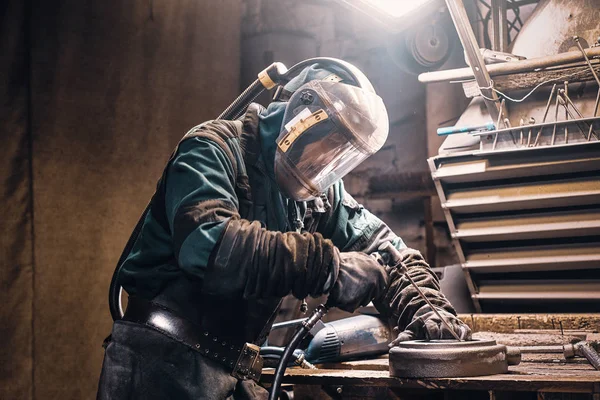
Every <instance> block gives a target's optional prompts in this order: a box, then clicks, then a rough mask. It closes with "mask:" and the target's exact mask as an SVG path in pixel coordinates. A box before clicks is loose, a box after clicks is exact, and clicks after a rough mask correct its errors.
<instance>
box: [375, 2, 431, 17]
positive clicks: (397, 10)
mask: <svg viewBox="0 0 600 400" xmlns="http://www.w3.org/2000/svg"><path fill="white" fill-rule="evenodd" d="M364 1H365V3H368V4H371V5H372V6H373V7H376V8H378V9H380V10H381V11H383V12H384V13H386V14H388V15H389V16H391V17H393V18H399V17H401V16H403V15H405V14H408V13H411V12H413V11H414V10H416V9H418V8H421V7H423V5H425V4H426V3H429V2H431V0H364Z"/></svg>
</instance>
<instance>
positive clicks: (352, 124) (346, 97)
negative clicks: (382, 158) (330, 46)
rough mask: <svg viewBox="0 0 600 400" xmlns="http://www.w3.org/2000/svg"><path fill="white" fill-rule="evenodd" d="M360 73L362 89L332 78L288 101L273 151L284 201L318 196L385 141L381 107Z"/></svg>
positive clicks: (303, 89)
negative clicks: (275, 147) (285, 198)
mask: <svg viewBox="0 0 600 400" xmlns="http://www.w3.org/2000/svg"><path fill="white" fill-rule="evenodd" d="M355 73H356V72H355ZM360 74H361V80H362V81H363V82H366V84H363V85H361V86H362V87H358V86H353V85H350V84H346V83H344V82H343V81H342V79H341V78H339V77H338V76H337V75H331V76H329V77H328V78H327V79H324V80H312V81H309V82H307V83H305V84H304V85H302V86H300V87H299V88H298V89H297V90H295V91H294V93H293V94H292V95H291V97H290V98H289V101H288V103H287V106H286V109H285V114H284V117H283V123H282V126H281V131H280V133H279V136H278V137H277V140H276V142H277V149H276V153H275V178H276V181H277V184H278V185H279V188H280V190H281V191H282V192H283V194H284V195H286V197H288V198H290V199H293V200H296V201H306V200H311V199H313V198H315V197H318V196H319V195H320V194H321V193H323V192H325V191H326V190H327V188H328V187H329V186H331V185H332V184H333V183H334V182H336V181H337V180H339V179H341V178H342V177H343V176H345V175H346V174H347V173H349V172H350V171H352V170H353V169H354V168H355V167H356V166H358V165H359V164H360V163H361V162H363V161H364V160H365V159H366V158H367V157H369V156H370V155H372V154H374V153H375V152H377V151H378V150H379V149H380V148H381V147H382V146H383V144H384V143H385V140H386V138H387V135H388V131H389V120H388V115H387V111H386V109H385V105H384V104H383V100H382V99H381V98H380V97H379V96H378V95H377V94H376V93H375V91H374V90H373V87H372V86H371V84H370V83H369V82H368V80H367V79H366V77H365V76H364V75H363V74H362V73H360Z"/></svg>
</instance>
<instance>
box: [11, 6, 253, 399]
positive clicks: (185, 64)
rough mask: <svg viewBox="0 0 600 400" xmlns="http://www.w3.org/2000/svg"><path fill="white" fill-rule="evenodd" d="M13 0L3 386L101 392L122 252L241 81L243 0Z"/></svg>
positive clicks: (35, 392) (85, 395)
mask: <svg viewBox="0 0 600 400" xmlns="http://www.w3.org/2000/svg"><path fill="white" fill-rule="evenodd" d="M9 3H10V4H9V5H7V6H2V7H3V9H2V11H3V14H2V17H3V25H2V27H1V31H0V33H1V37H0V43H1V46H2V48H1V54H0V57H2V58H3V60H2V61H3V62H2V64H1V65H0V71H1V76H2V77H3V78H4V77H7V78H8V79H6V81H3V82H2V86H1V87H0V90H1V96H2V106H1V107H2V108H1V109H0V113H1V116H2V125H3V130H2V138H0V142H1V145H0V165H1V166H2V168H1V170H0V179H1V182H2V187H1V188H0V210H2V219H1V220H2V228H3V229H2V232H1V233H0V262H1V263H2V265H1V267H0V271H1V272H0V276H1V279H2V284H3V286H2V295H1V296H2V299H1V300H2V301H3V304H2V307H1V308H0V309H1V310H2V311H1V313H2V326H1V327H0V340H2V342H3V346H2V347H3V349H2V350H0V351H1V352H2V353H1V354H2V360H0V364H1V366H0V368H1V370H0V371H1V372H0V379H1V382H2V384H1V385H0V398H3V399H30V398H35V399H89V398H94V396H95V391H96V386H97V380H98V376H99V373H100V367H101V361H102V356H103V350H102V348H101V344H102V340H103V339H104V338H105V337H106V335H108V333H109V332H110V328H111V320H110V316H109V313H108V307H107V289H108V284H109V281H110V278H111V275H112V271H113V269H114V265H115V263H116V260H117V259H118V257H119V254H120V251H121V250H122V247H123V245H124V243H125V242H126V240H127V238H128V236H129V234H130V231H131V229H132V227H133V226H134V224H135V222H136V221H137V218H138V217H139V214H140V213H141V211H142V210H143V208H144V206H145V204H146V202H147V201H148V199H149V198H150V196H151V195H152V192H153V190H154V186H155V184H156V180H157V179H158V177H159V176H160V173H161V171H162V168H163V166H164V163H165V162H166V160H167V158H168V156H169V154H170V152H171V150H172V148H173V147H174V146H175V144H176V143H177V141H178V139H179V138H180V137H181V136H182V135H183V134H184V133H185V132H186V131H187V130H188V129H189V128H191V127H192V126H194V125H196V124H198V123H200V122H202V121H204V120H207V119H211V118H214V117H215V116H216V115H218V114H219V112H220V111H221V110H222V109H223V108H224V107H225V106H226V105H227V104H228V103H229V102H230V101H231V100H232V99H233V98H234V97H235V96H236V95H237V94H238V92H239V60H238V58H239V54H240V49H239V47H240V45H239V43H240V38H239V36H240V14H241V7H242V4H241V0H226V1H219V2H216V1H215V2H212V1H211V2H208V1H198V0H177V1H171V0H170V1H167V0H155V1H152V0H147V1H116V0H102V1H98V0H97V1H74V0H65V1H61V2H58V1H41V0H33V3H34V4H33V6H32V7H30V8H28V7H26V6H25V5H23V4H21V3H22V2H18V1H13V0H11V1H9ZM4 58H6V59H4Z"/></svg>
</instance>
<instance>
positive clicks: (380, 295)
mask: <svg viewBox="0 0 600 400" xmlns="http://www.w3.org/2000/svg"><path fill="white" fill-rule="evenodd" d="M362 78H363V79H362V81H364V82H366V83H363V84H362V85H361V86H362V87H357V86H353V85H351V84H350V83H351V82H352V80H351V79H350V78H349V77H348V76H346V75H345V74H344V72H343V71H337V70H336V71H328V70H325V69H323V68H321V67H320V66H319V65H313V66H311V67H308V68H306V69H305V70H304V71H302V72H301V73H300V74H299V75H298V76H297V77H296V78H294V79H293V80H292V81H290V82H289V83H288V84H287V85H286V86H285V90H284V91H283V92H284V93H287V95H288V96H289V98H287V99H280V100H279V101H275V102H273V103H271V104H270V105H269V107H268V108H267V109H264V108H262V107H260V106H258V105H256V104H252V105H250V107H249V108H248V110H247V111H246V114H245V115H244V116H243V118H242V119H241V120H239V121H222V120H217V121H212V122H208V123H205V124H203V125H200V126H198V127H196V128H194V129H192V130H191V131H190V132H189V133H188V134H187V135H186V136H185V137H184V139H183V140H182V141H181V143H180V144H179V146H178V148H177V149H176V150H175V152H174V153H173V155H172V157H171V159H170V160H169V162H168V164H167V167H166V168H165V171H164V173H163V176H162V178H161V179H160V181H159V184H158V187H157V191H156V193H155V195H154V197H153V198H152V202H151V208H150V212H149V213H148V214H147V216H146V218H145V221H144V225H143V228H142V230H141V233H140V235H139V237H138V239H137V241H136V243H135V245H134V247H133V249H132V251H131V253H130V254H129V257H128V258H127V260H126V262H125V263H124V265H123V267H122V270H121V273H120V275H119V282H120V283H121V285H122V286H123V287H124V288H125V290H126V291H127V292H128V293H129V295H130V298H129V304H128V307H127V311H126V313H125V316H124V318H123V320H120V321H117V322H115V324H114V327H113V331H112V335H111V337H110V340H109V341H108V345H107V347H106V353H105V359H104V365H103V370H102V376H101V378H100V384H99V391H98V398H100V399H124V398H140V399H163V398H173V399H200V398H203V399H204V398H211V399H213V398H214V399H224V398H235V399H238V398H260V397H264V396H265V393H266V391H265V390H264V389H262V388H261V387H260V386H258V385H257V384H256V383H255V382H254V381H253V380H252V379H256V378H257V376H258V374H259V371H256V366H257V365H258V367H260V363H256V362H255V361H256V358H252V357H253V349H256V347H255V346H253V345H260V344H261V343H263V342H264V340H265V338H266V336H267V335H268V333H269V330H270V327H271V325H272V323H273V319H274V317H275V315H276V312H277V309H278V307H279V305H280V303H281V299H282V298H283V297H284V296H286V295H288V294H290V293H291V294H292V295H293V296H295V297H296V298H298V299H304V298H305V297H307V296H312V297H318V296H322V295H327V296H328V300H327V304H328V305H329V306H331V307H339V308H341V309H343V310H346V311H353V310H355V309H356V308H357V307H359V306H361V305H366V304H368V303H369V302H370V301H373V302H374V303H375V304H376V306H377V307H378V309H379V310H380V311H381V312H382V313H383V314H384V315H386V316H388V317H389V319H390V322H391V324H392V325H393V326H394V327H395V329H396V330H397V332H398V333H399V334H398V337H397V338H396V339H395V340H394V342H393V343H392V344H394V343H397V342H399V341H402V340H409V339H416V338H424V339H427V338H429V339H436V338H452V334H451V332H448V331H447V330H446V328H444V326H443V325H442V324H441V321H439V319H438V318H437V317H436V316H435V315H434V313H433V312H432V311H431V309H430V308H429V307H428V306H427V304H426V302H425V301H424V300H423V299H421V298H420V297H419V296H418V294H417V292H416V290H415V289H414V288H413V287H411V286H410V284H409V282H408V280H407V279H406V277H403V275H402V274H401V273H400V271H398V270H396V269H395V268H393V265H392V266H388V265H387V264H386V262H387V261H388V255H387V254H385V252H383V251H381V252H380V251H378V249H379V248H380V247H381V245H382V244H384V243H388V242H391V243H392V244H393V245H394V246H395V247H396V248H397V249H399V250H401V252H402V258H403V263H404V264H405V265H406V266H407V267H408V269H409V273H410V275H411V276H412V278H413V279H414V280H415V281H416V282H417V283H418V285H420V286H421V288H422V290H423V291H424V292H425V293H426V295H427V296H428V297H429V299H430V300H431V301H432V302H433V303H434V304H435V305H436V306H437V307H438V308H439V311H440V312H441V313H443V314H444V315H445V317H446V320H447V321H449V323H450V325H451V327H452V328H453V330H454V331H455V332H456V333H458V334H459V335H460V336H461V337H462V338H466V337H467V336H468V335H469V332H470V331H469V328H468V327H467V326H466V325H464V324H463V323H462V322H461V321H460V320H458V319H457V318H456V313H455V311H454V309H453V308H452V306H451V305H450V303H449V302H448V301H447V300H446V298H445V297H444V296H443V295H442V294H441V293H440V290H439V283H438V280H437V278H436V277H435V275H434V274H433V273H432V271H431V270H430V268H429V266H428V265H427V264H426V262H425V261H424V260H423V258H422V256H421V255H420V253H419V252H418V251H415V250H411V249H407V248H406V246H405V244H404V243H403V242H402V240H401V239H400V238H399V237H398V236H396V235H395V234H394V233H393V232H392V231H391V230H390V229H389V228H388V227H387V226H386V225H385V224H384V223H383V222H382V221H380V220H379V219H378V218H376V217H375V216H374V215H373V214H371V213H369V212H368V211H367V210H366V209H364V208H363V207H362V206H361V205H360V204H358V203H357V202H356V201H355V200H354V199H353V198H352V197H351V196H350V195H349V194H348V193H347V192H346V191H345V190H344V185H343V183H342V181H341V180H340V179H341V177H343V176H344V175H345V174H347V173H348V172H350V171H351V170H352V169H353V168H354V167H356V166H357V165H358V164H360V162H362V161H363V160H364V159H366V158H367V157H368V156H370V155H371V154H373V153H375V152H376V151H377V150H379V148H381V146H382V145H383V143H384V142H385V139H386V137H387V133H388V125H389V121H388V117H387V113H386V110H385V107H384V105H383V102H382V100H381V98H379V97H378V96H377V95H376V94H375V92H374V90H373V88H372V86H371V85H370V83H369V82H368V80H366V77H364V75H362ZM282 100H285V101H282ZM249 357H250V358H249ZM253 362H254V364H252V363H253ZM252 366H254V368H252Z"/></svg>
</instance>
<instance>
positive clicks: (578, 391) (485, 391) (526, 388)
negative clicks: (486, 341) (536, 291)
mask: <svg viewBox="0 0 600 400" xmlns="http://www.w3.org/2000/svg"><path fill="white" fill-rule="evenodd" d="M461 319H462V320H464V321H467V322H470V325H471V327H472V328H475V329H474V331H477V330H480V329H482V330H489V331H493V332H519V331H521V332H524V331H527V330H530V332H528V333H535V332H548V331H549V330H551V329H552V328H554V327H555V326H556V327H558V325H560V326H561V327H562V326H564V328H565V332H566V330H567V329H570V330H571V331H570V332H575V331H574V330H577V329H586V330H590V329H591V330H593V331H595V332H597V331H598V328H600V315H598V314H548V315H541V314H533V315H526V314H521V315H510V314H504V315H498V314H497V315H493V314H490V315H485V314H479V315H478V314H475V315H461ZM477 328H479V329H477ZM544 329H545V330H544ZM555 332H558V331H555ZM565 334H566V333H565ZM594 339H595V340H597V337H594ZM388 367H389V366H388V359H387V356H383V357H381V358H377V359H373V360H361V361H347V362H342V363H337V364H326V365H318V368H319V369H316V370H312V369H300V368H289V369H288V370H287V371H286V374H285V377H284V380H283V383H284V385H286V384H288V385H294V399H295V400H304V399H358V398H360V399H411V400H413V399H444V400H452V399H498V400H502V399H511V400H521V399H535V400H541V399H544V400H554V399H557V400H558V399H560V400H567V399H568V400H579V399H581V400H583V399H586V400H587V399H589V400H600V371H596V370H595V369H594V368H593V367H592V366H591V365H590V364H589V363H588V362H587V360H585V359H584V358H574V359H569V360H566V359H565V358H564V357H563V356H562V354H556V353H554V354H523V355H522V361H521V363H520V364H519V365H516V366H509V372H508V373H507V374H501V375H490V376H480V377H469V378H436V379H431V378H428V379H401V378H392V377H390V376H389V372H388ZM273 373H274V370H273V369H265V370H264V372H263V375H262V378H261V383H264V384H265V386H268V385H269V384H270V383H271V382H272V380H273ZM290 388H291V387H288V390H290ZM284 389H285V386H284Z"/></svg>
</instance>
